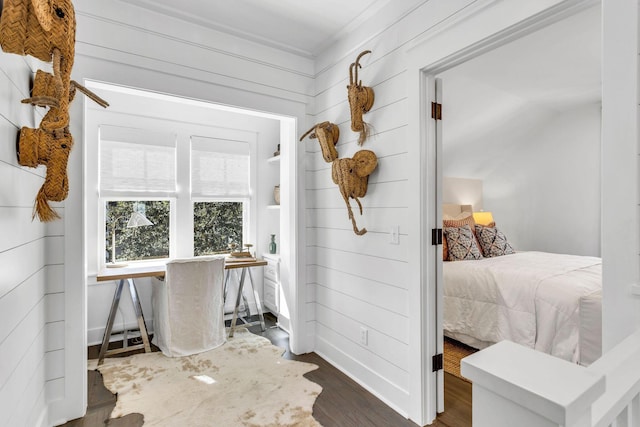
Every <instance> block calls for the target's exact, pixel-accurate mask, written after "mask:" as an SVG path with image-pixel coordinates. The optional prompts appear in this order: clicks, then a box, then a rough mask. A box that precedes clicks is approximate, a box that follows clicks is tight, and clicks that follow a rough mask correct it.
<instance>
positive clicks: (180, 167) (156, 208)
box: [98, 125, 251, 266]
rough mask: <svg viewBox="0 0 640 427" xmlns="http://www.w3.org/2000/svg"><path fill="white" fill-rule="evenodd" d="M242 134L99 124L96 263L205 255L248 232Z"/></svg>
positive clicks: (221, 249) (245, 146)
mask: <svg viewBox="0 0 640 427" xmlns="http://www.w3.org/2000/svg"><path fill="white" fill-rule="evenodd" d="M250 157H251V149H250V143H249V142H248V141H241V140H230V139H224V138H214V137H208V136H207V137H204V136H194V135H190V134H189V132H188V130H185V129H183V128H180V129H179V130H177V131H175V132H166V131H149V130H148V129H144V130H143V129H135V128H127V127H119V126H112V125H100V127H99V162H98V167H99V174H98V175H99V183H98V189H99V200H100V204H101V210H102V211H101V213H100V217H99V221H98V223H99V226H100V227H101V229H102V232H101V233H99V234H101V238H102V239H103V242H104V245H103V246H102V247H103V248H104V255H100V256H101V257H102V262H101V264H104V265H107V266H109V265H119V264H122V263H125V262H126V263H130V262H136V261H153V260H158V259H166V258H181V257H190V256H203V255H210V254H215V253H221V252H228V251H229V247H230V245H232V244H235V245H237V246H242V245H243V244H244V243H246V242H247V241H248V240H247V239H248V237H247V236H249V226H248V224H249V222H250V221H249V208H250V201H251V185H250V182H251V180H250V175H251V173H250V164H251V161H250Z"/></svg>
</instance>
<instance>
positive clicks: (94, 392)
mask: <svg viewBox="0 0 640 427" xmlns="http://www.w3.org/2000/svg"><path fill="white" fill-rule="evenodd" d="M266 320H267V325H268V327H267V330H266V331H264V332H262V331H260V327H259V326H254V327H251V328H250V330H251V332H253V333H256V334H258V335H262V336H264V337H266V338H268V339H269V340H270V341H271V342H272V343H273V344H274V345H276V346H279V347H282V348H284V349H285V352H284V353H283V356H282V357H284V358H286V359H291V360H299V361H302V362H309V363H314V364H316V365H318V367H319V369H316V370H314V371H311V372H309V373H307V374H306V375H305V377H306V378H308V379H309V380H311V381H313V382H315V383H318V384H320V385H321V386H322V388H323V390H322V393H320V395H319V396H318V398H317V400H316V402H315V404H314V406H313V416H314V417H315V419H316V420H318V422H320V423H321V424H322V425H323V426H325V427H333V426H339V427H387V426H388V427H404V426H407V427H415V426H416V425H417V424H415V423H413V422H412V421H409V420H407V419H406V418H404V417H402V416H401V415H399V414H398V413H397V412H395V411H394V410H393V409H391V408H389V407H388V406H387V405H385V404H384V403H383V402H381V401H380V400H379V399H378V398H376V397H375V396H374V395H372V394H371V393H369V392H368V391H367V390H365V389H364V388H362V387H361V386H360V385H359V384H358V383H356V382H355V381H353V380H352V379H351V378H349V377H348V376H346V375H345V374H343V373H342V372H340V371H339V370H337V369H336V368H335V367H333V366H332V365H330V364H329V363H328V362H327V361H325V360H324V359H322V358H321V357H320V356H318V355H317V354H315V353H309V354H303V355H295V354H292V353H291V352H290V351H289V336H288V334H287V333H286V332H284V331H283V330H281V329H279V328H278V327H277V326H275V319H274V318H273V317H270V316H267V319H266ZM98 350H99V349H98V346H92V347H90V348H89V358H97V357H98ZM154 350H156V351H157V348H155V349H154ZM130 354H132V353H128V354H126V355H130ZM126 355H125V356H126ZM115 402H116V396H115V395H113V394H112V393H111V392H109V391H108V390H107V389H106V388H105V387H104V385H103V383H102V376H101V375H100V373H99V372H96V371H89V380H88V408H87V414H86V415H85V417H83V418H80V419H77V420H73V421H70V422H68V423H66V424H64V427H99V426H116V427H139V426H142V425H143V424H144V422H143V417H142V415H140V414H129V415H127V416H126V417H123V418H120V419H108V417H109V414H110V413H111V410H112V409H113V407H114V406H115ZM432 425H433V426H437V427H467V426H469V427H470V426H471V384H469V383H468V382H466V381H463V380H461V379H459V378H457V377H455V376H453V375H449V374H446V373H445V412H444V413H443V414H440V416H439V417H438V419H437V420H436V422H435V423H434V424H432Z"/></svg>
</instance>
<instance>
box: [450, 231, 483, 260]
mask: <svg viewBox="0 0 640 427" xmlns="http://www.w3.org/2000/svg"><path fill="white" fill-rule="evenodd" d="M444 235H445V237H446V239H447V246H448V247H449V261H462V260H466V259H481V258H482V253H481V252H480V249H478V245H477V243H476V238H475V236H474V235H473V231H471V227H469V225H464V226H462V227H445V229H444Z"/></svg>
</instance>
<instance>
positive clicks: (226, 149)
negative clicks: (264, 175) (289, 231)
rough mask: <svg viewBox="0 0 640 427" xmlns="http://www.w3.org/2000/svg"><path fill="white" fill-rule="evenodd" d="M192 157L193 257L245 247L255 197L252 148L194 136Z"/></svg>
mask: <svg viewBox="0 0 640 427" xmlns="http://www.w3.org/2000/svg"><path fill="white" fill-rule="evenodd" d="M190 154H191V200H192V203H193V206H192V207H193V254H194V255H195V256H199V255H207V254H212V253H220V252H228V250H229V245H232V244H235V245H238V246H242V244H243V242H245V240H244V237H245V236H247V234H248V230H247V227H246V224H247V223H248V222H249V221H248V211H249V201H250V196H251V191H250V184H249V183H250V180H249V176H250V172H249V165H250V149H249V144H248V143H247V142H245V141H233V140H225V139H218V138H208V137H199V136H192V137H191V150H190Z"/></svg>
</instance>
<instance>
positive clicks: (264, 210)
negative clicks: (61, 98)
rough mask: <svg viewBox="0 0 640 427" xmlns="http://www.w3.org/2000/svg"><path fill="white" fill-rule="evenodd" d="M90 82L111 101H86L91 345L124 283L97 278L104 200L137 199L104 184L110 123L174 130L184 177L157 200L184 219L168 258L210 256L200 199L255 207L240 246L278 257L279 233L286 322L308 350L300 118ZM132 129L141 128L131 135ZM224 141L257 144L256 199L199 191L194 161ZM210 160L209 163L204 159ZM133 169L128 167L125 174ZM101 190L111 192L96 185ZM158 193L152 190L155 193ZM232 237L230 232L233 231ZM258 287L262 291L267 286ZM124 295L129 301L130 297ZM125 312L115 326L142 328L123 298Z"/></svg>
mask: <svg viewBox="0 0 640 427" xmlns="http://www.w3.org/2000/svg"><path fill="white" fill-rule="evenodd" d="M86 86H87V87H90V88H91V89H92V90H94V91H95V92H96V93H100V94H101V95H103V96H104V98H105V99H109V102H110V107H109V108H108V109H101V108H95V107H94V106H92V105H90V104H87V105H85V108H86V110H85V139H86V140H87V141H92V142H93V143H91V144H87V146H86V148H85V151H84V155H85V158H84V162H85V171H86V173H85V176H84V179H85V188H86V189H89V190H87V191H86V193H85V195H84V202H85V203H84V204H85V212H84V216H85V236H87V237H86V241H85V248H86V250H85V251H84V252H85V254H86V260H85V264H86V265H87V272H86V273H87V277H86V284H87V293H86V295H87V306H88V313H89V314H88V319H87V326H86V327H85V328H86V329H85V330H84V333H85V335H86V336H87V337H88V339H87V340H88V343H89V344H90V345H91V344H95V343H96V342H99V341H100V340H101V336H102V331H103V330H104V324H105V320H106V319H107V313H108V310H109V303H110V302H111V299H112V297H113V290H114V288H115V283H109V282H107V283H98V282H97V280H96V275H97V273H98V272H99V271H100V270H101V268H102V267H104V252H105V251H104V248H105V245H106V244H105V240H106V239H105V238H104V226H103V224H104V223H105V221H104V216H105V210H104V209H101V206H104V204H103V202H102V200H101V199H102V198H106V197H119V198H126V197H128V198H132V197H134V196H127V195H126V194H117V192H116V191H113V190H109V189H102V188H100V187H99V184H100V175H99V173H100V167H101V164H100V161H99V160H100V144H99V141H101V128H102V129H104V128H105V127H107V126H110V127H118V129H127V130H130V129H136V130H142V131H143V132H133V134H135V135H137V134H151V135H155V134H158V133H159V132H163V134H167V135H170V137H169V138H168V139H167V141H166V142H165V143H164V145H165V146H166V147H169V148H170V149H168V150H165V151H167V152H168V154H167V156H172V157H171V159H170V162H169V164H173V165H176V166H175V168H176V170H177V172H175V171H174V172H175V173H174V175H175V176H174V177H172V178H171V179H170V180H168V181H169V184H171V186H170V191H164V193H159V195H158V196H155V197H161V198H163V199H165V200H167V201H168V203H169V204H170V206H171V208H170V209H169V210H168V212H169V214H170V215H172V216H175V219H170V220H168V222H169V223H170V225H169V227H168V228H169V229H170V234H169V237H170V239H169V243H168V244H167V247H168V248H169V249H168V250H169V254H170V255H169V257H171V258H185V257H192V256H198V255H207V253H202V252H203V250H201V251H200V252H198V251H196V249H197V248H198V246H197V245H196V243H197V237H198V236H197V231H198V230H197V229H196V228H197V227H195V224H196V220H197V219H198V217H197V215H196V212H195V207H197V204H198V203H199V204H204V203H229V202H234V201H235V202H236V204H241V205H242V206H243V208H242V209H246V212H243V213H242V215H241V216H242V221H243V223H242V227H241V228H243V230H245V231H246V232H245V235H244V236H242V241H240V242H235V243H236V244H238V243H239V244H240V245H242V246H244V244H246V243H249V244H251V245H252V246H251V250H252V252H255V255H256V256H258V257H260V258H262V256H263V254H268V253H269V243H270V235H272V234H274V235H276V236H277V239H278V240H277V241H278V253H277V254H275V255H278V256H279V258H278V259H279V260H280V265H279V273H280V274H279V276H278V279H279V281H278V283H277V285H278V287H279V289H278V292H279V293H278V296H279V297H280V298H279V305H278V309H279V311H278V313H277V315H278V321H279V323H281V324H282V326H283V327H284V328H286V329H287V330H288V331H289V332H290V333H291V342H292V348H294V349H295V350H296V351H297V352H301V350H300V347H302V348H305V346H306V345H307V344H306V342H305V340H306V336H307V334H306V331H304V330H301V329H302V328H303V327H304V325H305V324H306V322H300V325H303V326H302V328H301V327H298V307H299V303H298V301H300V300H302V301H305V298H306V296H305V295H304V289H302V290H298V289H296V288H295V284H296V283H297V280H296V278H297V276H298V275H299V274H304V271H302V272H301V271H300V269H299V265H300V262H299V257H300V259H304V256H303V255H304V254H303V253H302V252H301V251H303V250H304V248H302V249H300V248H299V247H298V246H299V240H298V239H297V238H296V236H297V235H299V234H300V233H299V232H298V230H297V228H296V227H301V226H302V225H303V224H301V222H300V220H299V214H298V211H299V202H298V198H297V197H296V196H295V195H296V194H297V191H298V190H297V188H296V185H297V184H296V183H297V181H298V180H297V179H296V174H297V170H298V169H297V165H298V164H299V161H298V159H297V155H298V151H297V145H296V143H295V142H296V138H295V134H296V131H295V129H296V118H294V117H289V116H283V115H278V114H271V113H264V112H257V111H252V110H247V109H241V108H236V107H230V106H225V105H220V104H214V103H210V102H204V101H199V100H194V99H188V98H184V97H180V96H171V95H165V94H160V93H156V92H150V91H144V90H140V89H132V88H128V87H122V86H119V85H112V84H107V83H101V82H92V81H89V82H86ZM127 135H132V133H131V132H128V133H127ZM103 136H104V135H103ZM121 139H122V138H121ZM148 139H149V140H148V141H147V140H145V141H139V140H138V139H136V138H133V137H128V138H127V139H126V140H123V141H116V142H117V143H119V145H128V146H130V145H133V144H138V145H142V144H145V145H152V144H154V143H156V144H157V138H148ZM221 142H224V143H225V144H226V143H228V144H229V145H233V144H235V146H237V145H239V144H244V145H247V146H249V148H248V149H247V150H246V151H247V153H250V155H249V157H250V158H249V161H248V163H249V169H250V171H251V172H250V173H248V175H249V178H248V180H250V189H251V190H252V191H250V192H249V195H247V196H242V197H246V200H245V199H242V200H240V199H239V197H241V196H238V195H237V194H227V195H221V196H220V197H218V198H217V199H215V200H213V199H212V198H211V193H210V192H209V190H208V189H204V190H200V191H199V193H197V192H196V191H195V190H194V189H196V190H197V188H196V186H194V185H193V183H194V178H195V177H196V174H197V173H198V170H197V169H196V168H195V167H194V168H191V167H190V166H191V165H193V164H194V163H195V161H197V160H199V159H200V158H199V157H197V156H198V155H202V157H207V158H208V156H209V154H208V153H210V152H211V151H212V150H211V148H212V147H214V146H215V147H219V146H220V143H221ZM279 147H282V155H277V156H276V155H275V154H274V153H275V152H276V151H278V150H279ZM202 153H204V154H202ZM216 153H217V152H216ZM205 155H206V156H205ZM227 157H228V156H227ZM123 160H128V161H129V163H130V164H133V165H134V166H136V165H135V163H136V162H141V161H142V159H135V160H134V161H131V159H130V158H127V159H123ZM205 160H206V159H205ZM201 164H204V163H203V162H201ZM209 165H210V164H209ZM120 169H126V168H120ZM131 169H134V168H131ZM181 171H182V172H181ZM125 172H127V170H125V171H124V172H123V173H125ZM152 172H153V171H152ZM200 172H201V173H200V175H198V177H200V178H203V180H204V179H205V178H206V179H207V180H208V181H209V182H214V181H215V179H216V178H215V177H214V178H211V177H212V174H211V173H208V172H210V171H207V170H202V169H201V170H200ZM124 181H126V182H129V181H130V180H124ZM278 184H280V203H279V204H278V205H277V206H275V207H274V206H273V205H275V204H276V202H275V200H274V187H275V186H277V185H278ZM203 188H204V187H203ZM98 189H100V190H101V191H102V192H99V191H97V190H98ZM107 190H108V191H107ZM109 191H111V192H109ZM118 191H120V190H118ZM135 197H138V195H136V196H135ZM149 197H151V196H147V198H149ZM216 197H217V196H216ZM234 197H235V199H234ZM238 200H239V201H238ZM240 202H241V203H240ZM185 224H186V225H185ZM180 227H182V228H180ZM225 237H228V236H226V235H225ZM223 243H224V244H226V243H227V242H226V241H225V242H223ZM207 250H208V249H207ZM113 252H115V251H113ZM165 258H167V257H166V256H165ZM255 278H256V283H257V284H258V286H257V287H258V288H259V289H262V280H263V278H262V272H261V271H256V276H255ZM145 280H146V281H150V280H151V279H140V282H141V283H140V285H138V288H139V291H140V294H141V300H142V301H141V302H142V305H143V312H146V313H147V316H146V320H147V323H150V320H151V319H152V316H151V311H150V299H151V298H150V292H151V291H150V288H151V286H149V285H148V284H145V283H144V281H145ZM259 293H260V294H261V295H262V294H263V293H262V291H261V290H260V291H259ZM125 298H126V299H128V297H125ZM263 299H264V298H263ZM250 301H251V299H250ZM250 305H251V304H250ZM121 308H123V310H122V312H120V313H119V317H118V319H117V320H116V323H117V326H118V327H121V330H125V331H126V330H127V329H129V325H130V324H133V326H135V323H133V322H132V319H134V318H135V316H134V315H133V313H132V310H130V312H127V309H129V304H122V305H121ZM254 311H255V310H254ZM131 329H134V328H131ZM296 346H298V347H296Z"/></svg>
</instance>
